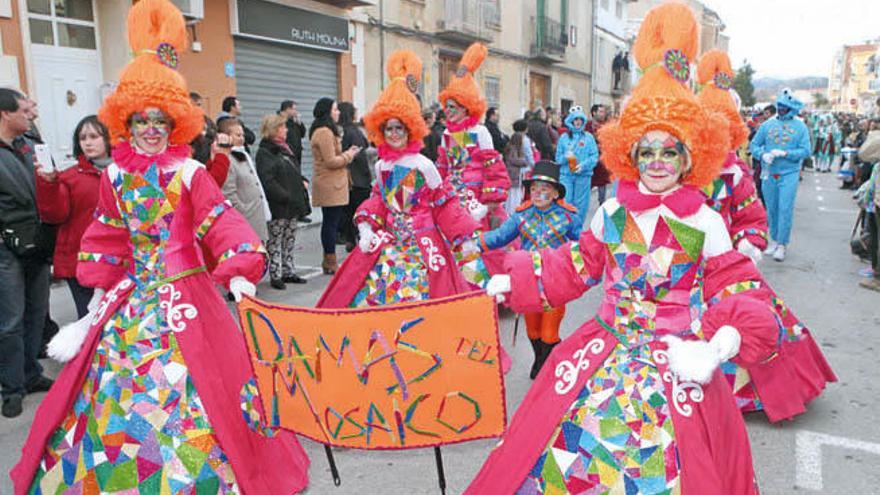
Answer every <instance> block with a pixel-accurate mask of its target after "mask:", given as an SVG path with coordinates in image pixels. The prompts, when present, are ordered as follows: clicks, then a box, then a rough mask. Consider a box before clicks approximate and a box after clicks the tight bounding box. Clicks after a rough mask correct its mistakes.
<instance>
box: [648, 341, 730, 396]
mask: <svg viewBox="0 0 880 495" xmlns="http://www.w3.org/2000/svg"><path fill="white" fill-rule="evenodd" d="M661 340H662V341H663V342H665V343H666V346H667V348H666V353H667V354H668V355H669V369H670V370H672V373H673V374H674V375H675V376H676V377H678V380H679V381H682V382H697V383H702V384H705V383H709V381H710V380H712V373H714V372H715V369H716V368H718V365H719V364H721V360H720V359H719V358H718V351H717V350H716V349H714V348H713V347H712V346H711V345H709V343H708V342H706V341H704V340H681V339H680V338H678V337H676V336H674V335H667V336H665V337H663V338H662V339H661Z"/></svg>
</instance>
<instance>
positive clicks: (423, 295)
mask: <svg viewBox="0 0 880 495" xmlns="http://www.w3.org/2000/svg"><path fill="white" fill-rule="evenodd" d="M428 287H429V285H428V267H427V266H425V263H424V261H423V260H422V253H421V251H420V250H419V247H418V246H417V245H416V244H415V243H410V244H405V245H402V246H398V245H394V244H389V245H387V246H385V248H384V249H383V250H382V253H381V254H380V255H379V258H378V259H377V260H376V264H375V265H374V266H373V269H372V270H370V273H369V274H368V275H367V278H366V279H365V280H364V286H363V287H362V288H361V290H359V291H358V292H357V294H355V296H354V299H352V301H351V307H352V308H362V307H368V306H384V305H386V304H397V303H404V302H413V301H423V300H425V299H428V296H429V290H428Z"/></svg>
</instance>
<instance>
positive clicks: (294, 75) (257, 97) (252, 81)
mask: <svg viewBox="0 0 880 495" xmlns="http://www.w3.org/2000/svg"><path fill="white" fill-rule="evenodd" d="M336 57H337V54H336V53H334V52H329V51H322V50H313V49H309V48H302V47H298V46H292V45H285V44H281V43H270V42H264V41H257V40H250V39H246V38H236V40H235V78H236V86H237V88H238V90H237V95H236V96H238V99H239V101H241V105H242V107H243V109H244V122H245V124H246V125H247V126H248V127H249V128H250V129H251V130H253V131H254V132H255V133H256V134H257V135H258V138H257V141H258V142H259V132H260V122H261V121H262V118H263V116H264V115H266V114H269V113H275V112H277V111H278V107H279V106H280V105H281V102H282V101H283V100H289V99H293V100H296V102H297V110H299V114H300V116H301V117H302V119H303V122H304V123H305V125H306V136H305V138H304V139H303V164H302V165H303V174H304V175H305V176H306V177H308V178H311V176H312V150H311V147H310V146H309V142H308V127H309V125H310V124H311V123H312V120H313V118H312V109H314V108H315V103H316V102H317V101H318V100H319V99H320V98H322V97H324V96H329V97H331V98H334V99H335V98H337V81H338V77H337V61H336ZM252 151H253V152H254V153H256V150H252Z"/></svg>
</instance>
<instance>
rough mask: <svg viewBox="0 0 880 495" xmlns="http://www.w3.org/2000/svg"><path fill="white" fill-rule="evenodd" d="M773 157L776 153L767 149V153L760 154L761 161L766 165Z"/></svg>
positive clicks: (771, 161)
mask: <svg viewBox="0 0 880 495" xmlns="http://www.w3.org/2000/svg"><path fill="white" fill-rule="evenodd" d="M774 158H776V155H774V154H773V152H772V151H768V152H767V153H764V154H763V155H761V161H763V162H764V163H766V164H767V165H770V164H771V163H773V159H774Z"/></svg>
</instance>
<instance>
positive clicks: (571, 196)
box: [556, 105, 599, 218]
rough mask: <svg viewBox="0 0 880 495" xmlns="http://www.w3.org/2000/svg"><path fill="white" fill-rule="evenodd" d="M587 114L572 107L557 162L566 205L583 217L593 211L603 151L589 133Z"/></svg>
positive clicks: (557, 149) (578, 108)
mask: <svg viewBox="0 0 880 495" xmlns="http://www.w3.org/2000/svg"><path fill="white" fill-rule="evenodd" d="M586 125H587V115H586V114H585V113H584V109H583V108H582V107H581V106H580V105H575V106H573V107H571V109H570V110H569V111H568V116H566V117H565V127H566V128H567V129H568V132H567V133H565V134H563V135H562V136H560V138H559V142H557V143H556V163H558V164H559V168H560V180H561V181H562V185H563V186H565V202H566V203H568V204H570V205H573V206H574V207H575V208H577V212H578V214H579V215H580V216H581V218H586V217H587V213H588V212H589V210H590V188H592V182H593V169H595V168H596V163H598V162H599V148H598V147H596V140H595V139H594V138H593V135H592V134H590V133H589V132H586Z"/></svg>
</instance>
